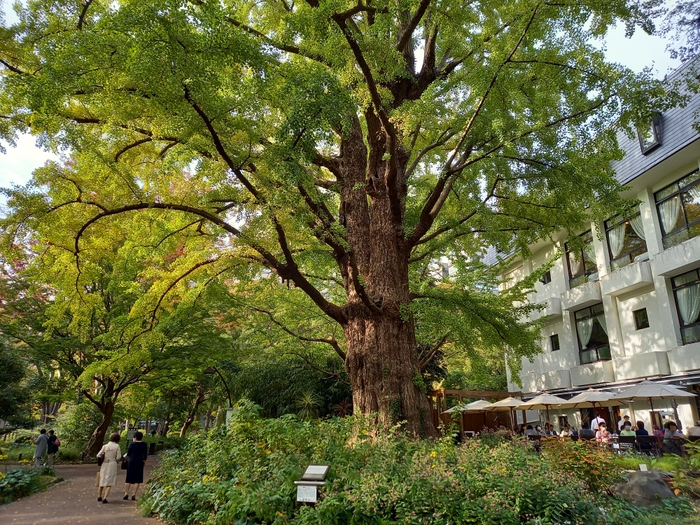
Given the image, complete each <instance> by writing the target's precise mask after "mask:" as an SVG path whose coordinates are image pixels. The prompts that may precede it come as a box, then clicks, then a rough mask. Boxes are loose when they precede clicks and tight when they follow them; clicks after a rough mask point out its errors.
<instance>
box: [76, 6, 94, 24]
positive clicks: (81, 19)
mask: <svg viewBox="0 0 700 525" xmlns="http://www.w3.org/2000/svg"><path fill="white" fill-rule="evenodd" d="M92 2H93V0H86V2H85V5H84V6H83V10H82V11H81V12H80V16H79V17H78V31H82V29H83V24H84V23H85V15H87V11H88V9H89V8H90V5H91V4H92Z"/></svg>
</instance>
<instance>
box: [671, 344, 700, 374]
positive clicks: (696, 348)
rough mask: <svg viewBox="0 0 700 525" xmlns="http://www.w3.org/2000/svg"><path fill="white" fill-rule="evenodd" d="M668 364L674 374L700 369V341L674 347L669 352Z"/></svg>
mask: <svg viewBox="0 0 700 525" xmlns="http://www.w3.org/2000/svg"><path fill="white" fill-rule="evenodd" d="M668 364H669V368H670V369H671V373H672V374H679V373H681V372H689V371H691V370H700V343H693V344H690V345H685V346H679V347H678V348H674V349H673V350H671V351H670V352H668Z"/></svg>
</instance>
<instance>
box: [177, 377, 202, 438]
mask: <svg viewBox="0 0 700 525" xmlns="http://www.w3.org/2000/svg"><path fill="white" fill-rule="evenodd" d="M203 401H204V389H203V388H202V387H201V386H198V387H197V396H196V397H195V399H194V406H193V407H192V410H190V413H189V414H187V419H185V422H184V423H183V425H182V428H181V429H180V437H185V435H186V434H187V429H188V428H190V425H192V423H194V421H195V419H197V414H198V411H199V405H201V404H202V402H203Z"/></svg>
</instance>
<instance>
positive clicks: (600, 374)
mask: <svg viewBox="0 0 700 525" xmlns="http://www.w3.org/2000/svg"><path fill="white" fill-rule="evenodd" d="M614 381H615V372H614V370H613V363H612V361H596V362H595V363H589V364H587V365H581V366H574V367H572V368H571V385H572V386H585V385H595V384H600V383H612V382H614Z"/></svg>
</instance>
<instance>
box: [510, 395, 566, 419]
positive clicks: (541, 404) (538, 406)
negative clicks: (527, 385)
mask: <svg viewBox="0 0 700 525" xmlns="http://www.w3.org/2000/svg"><path fill="white" fill-rule="evenodd" d="M566 404H567V400H566V399H564V398H563V397H559V396H555V395H553V394H540V395H539V396H535V397H533V398H532V399H528V400H527V401H524V402H523V404H522V405H520V406H519V407H518V408H519V409H521V410H545V411H546V412H547V421H549V409H550V408H551V407H559V406H565V405H566Z"/></svg>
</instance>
